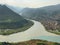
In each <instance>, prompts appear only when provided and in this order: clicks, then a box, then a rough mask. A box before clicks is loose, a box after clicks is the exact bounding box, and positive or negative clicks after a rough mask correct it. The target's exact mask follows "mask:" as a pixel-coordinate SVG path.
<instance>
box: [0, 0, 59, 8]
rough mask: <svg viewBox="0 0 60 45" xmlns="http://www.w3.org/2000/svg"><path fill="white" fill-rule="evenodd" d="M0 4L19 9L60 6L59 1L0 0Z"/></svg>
mask: <svg viewBox="0 0 60 45" xmlns="http://www.w3.org/2000/svg"><path fill="white" fill-rule="evenodd" d="M0 3H2V4H9V5H14V6H19V7H31V8H36V7H43V6H48V5H55V4H60V0H0Z"/></svg>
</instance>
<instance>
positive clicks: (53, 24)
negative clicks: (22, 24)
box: [21, 4, 60, 31]
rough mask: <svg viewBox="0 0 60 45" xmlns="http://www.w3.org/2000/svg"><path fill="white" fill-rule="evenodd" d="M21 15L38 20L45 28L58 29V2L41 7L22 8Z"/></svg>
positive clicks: (59, 14)
mask: <svg viewBox="0 0 60 45" xmlns="http://www.w3.org/2000/svg"><path fill="white" fill-rule="evenodd" d="M21 15H22V16H23V17H25V18H29V19H34V20H37V21H40V22H41V23H42V24H43V25H44V26H45V27H46V29H47V30H58V31H60V4H57V5H51V6H46V7H41V8H24V9H23V10H22V11H21Z"/></svg>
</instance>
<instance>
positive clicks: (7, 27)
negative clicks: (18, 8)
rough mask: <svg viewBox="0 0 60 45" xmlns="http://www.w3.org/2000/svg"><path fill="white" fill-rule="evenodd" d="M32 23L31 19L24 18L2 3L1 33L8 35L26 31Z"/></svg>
mask: <svg viewBox="0 0 60 45" xmlns="http://www.w3.org/2000/svg"><path fill="white" fill-rule="evenodd" d="M32 24H33V23H32V22H31V21H28V20H26V19H24V18H23V17H22V16H20V15H19V14H17V13H16V12H14V11H12V10H11V9H10V8H8V7H7V6H6V5H0V34H3V35H6V34H8V33H9V34H11V33H14V32H15V33H16V32H19V31H20V32H21V31H25V30H26V29H28V28H29V27H31V26H32Z"/></svg>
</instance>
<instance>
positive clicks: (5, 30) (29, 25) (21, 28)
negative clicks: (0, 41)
mask: <svg viewBox="0 0 60 45" xmlns="http://www.w3.org/2000/svg"><path fill="white" fill-rule="evenodd" d="M32 25H33V22H32V21H28V23H27V24H25V25H24V26H23V27H20V28H17V29H2V30H1V29H0V35H9V34H13V33H17V32H22V31H25V30H27V29H28V28H30V27H31V26H32Z"/></svg>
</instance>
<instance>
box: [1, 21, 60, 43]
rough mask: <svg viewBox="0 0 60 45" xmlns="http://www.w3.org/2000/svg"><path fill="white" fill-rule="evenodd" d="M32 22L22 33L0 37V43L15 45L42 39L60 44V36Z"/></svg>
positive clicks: (36, 22)
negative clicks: (14, 44) (15, 44)
mask: <svg viewBox="0 0 60 45" xmlns="http://www.w3.org/2000/svg"><path fill="white" fill-rule="evenodd" d="M32 21H33V22H34V25H33V26H32V27H31V28H29V29H27V30H26V31H24V32H19V33H15V34H11V35H8V36H3V35H0V42H10V43H15V42H16V43H17V42H22V41H28V40H31V39H42V40H47V41H52V42H58V43H60V35H56V34H53V33H50V32H47V31H46V29H45V27H44V26H43V25H42V24H41V23H40V22H38V21H34V20H32Z"/></svg>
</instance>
